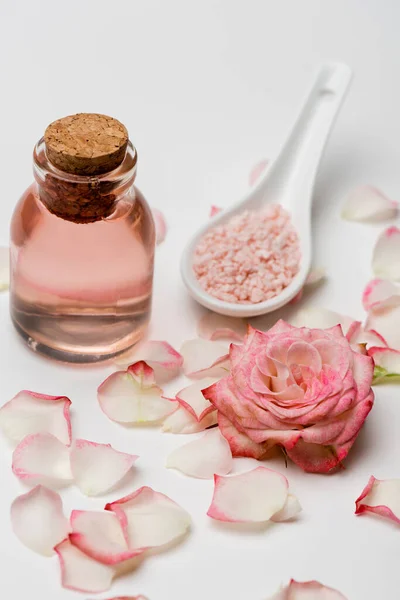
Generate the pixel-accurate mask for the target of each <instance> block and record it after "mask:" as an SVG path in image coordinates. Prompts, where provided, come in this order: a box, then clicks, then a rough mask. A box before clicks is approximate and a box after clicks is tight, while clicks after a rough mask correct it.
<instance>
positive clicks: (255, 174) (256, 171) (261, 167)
mask: <svg viewBox="0 0 400 600" xmlns="http://www.w3.org/2000/svg"><path fill="white" fill-rule="evenodd" d="M268 163H269V160H267V159H266V158H264V159H263V160H260V162H258V163H257V164H256V165H255V166H254V167H253V168H252V170H251V171H250V174H249V185H250V187H252V186H253V185H255V184H256V183H257V181H258V180H259V179H260V177H261V175H262V174H263V173H264V171H265V169H266V168H267V165H268Z"/></svg>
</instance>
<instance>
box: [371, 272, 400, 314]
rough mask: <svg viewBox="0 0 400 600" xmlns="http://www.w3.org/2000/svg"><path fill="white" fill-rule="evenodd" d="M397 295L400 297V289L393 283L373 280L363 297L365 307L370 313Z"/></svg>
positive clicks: (384, 280) (377, 279) (385, 280)
mask: <svg viewBox="0 0 400 600" xmlns="http://www.w3.org/2000/svg"><path fill="white" fill-rule="evenodd" d="M396 295H400V288H399V287H398V286H396V285H395V284H394V283H393V282H392V281H388V280H387V279H379V278H376V279H372V281H370V282H369V283H368V284H367V286H366V287H365V289H364V292H363V295H362V303H363V307H364V308H365V310H366V311H368V310H370V309H371V308H372V307H373V306H375V305H376V304H378V303H380V302H383V301H384V300H387V299H388V298H390V297H391V296H396Z"/></svg>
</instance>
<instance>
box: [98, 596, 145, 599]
mask: <svg viewBox="0 0 400 600" xmlns="http://www.w3.org/2000/svg"><path fill="white" fill-rule="evenodd" d="M106 600H148V598H146V596H116V597H115V598H107V599H106Z"/></svg>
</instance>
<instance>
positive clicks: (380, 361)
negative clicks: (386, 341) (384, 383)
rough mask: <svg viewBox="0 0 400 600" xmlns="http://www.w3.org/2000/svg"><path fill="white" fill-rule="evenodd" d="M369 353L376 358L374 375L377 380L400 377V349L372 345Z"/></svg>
mask: <svg viewBox="0 0 400 600" xmlns="http://www.w3.org/2000/svg"><path fill="white" fill-rule="evenodd" d="M368 355H369V356H371V357H372V358H373V359H374V363H375V370H374V377H375V379H377V380H382V379H391V378H393V377H400V351H399V350H393V348H380V347H379V348H377V347H372V348H370V349H369V350H368Z"/></svg>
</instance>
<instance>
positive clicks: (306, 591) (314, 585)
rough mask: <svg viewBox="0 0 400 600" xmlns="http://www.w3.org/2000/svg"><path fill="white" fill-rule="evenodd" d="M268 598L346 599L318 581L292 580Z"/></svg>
mask: <svg viewBox="0 0 400 600" xmlns="http://www.w3.org/2000/svg"><path fill="white" fill-rule="evenodd" d="M269 600H346V598H345V597H344V596H343V594H341V593H340V592H338V591H337V590H334V589H333V588H330V587H326V586H325V585H322V584H321V583H318V581H304V582H299V581H294V579H292V580H291V582H290V583H289V585H287V586H286V587H285V588H283V589H282V590H280V591H279V592H278V593H277V594H274V595H273V596H272V598H270V599H269Z"/></svg>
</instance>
